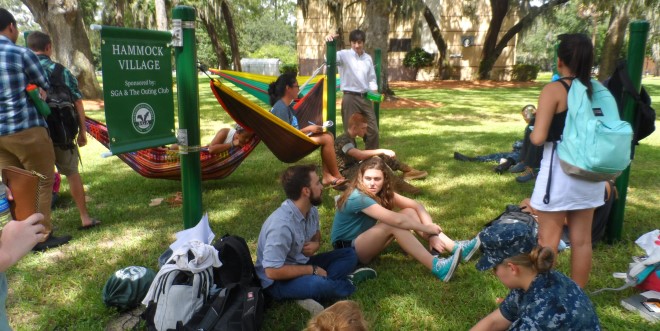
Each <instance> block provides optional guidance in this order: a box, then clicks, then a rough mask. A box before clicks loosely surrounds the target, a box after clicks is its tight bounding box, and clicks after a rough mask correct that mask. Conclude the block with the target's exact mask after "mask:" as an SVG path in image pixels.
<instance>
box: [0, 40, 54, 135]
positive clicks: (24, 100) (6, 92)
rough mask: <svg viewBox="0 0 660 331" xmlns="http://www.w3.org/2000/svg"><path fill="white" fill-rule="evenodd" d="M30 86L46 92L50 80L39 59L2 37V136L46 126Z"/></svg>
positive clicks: (0, 114)
mask: <svg viewBox="0 0 660 331" xmlns="http://www.w3.org/2000/svg"><path fill="white" fill-rule="evenodd" d="M29 83H34V84H36V85H37V86H39V87H41V88H43V89H44V90H47V89H48V87H49V85H48V78H47V76H46V74H45V72H44V70H43V68H42V67H41V64H39V59H37V56H36V55H34V53H32V51H30V50H29V49H27V48H23V47H19V46H16V45H14V43H13V42H11V40H9V38H7V37H5V36H2V35H0V136H6V135H10V134H14V133H17V132H20V131H23V130H26V129H30V128H33V127H38V126H43V127H46V121H45V120H44V118H43V116H41V114H39V112H38V111H37V108H35V106H34V104H33V103H32V101H31V100H30V101H28V100H29V97H28V95H27V92H25V88H26V87H27V85H28V84H29Z"/></svg>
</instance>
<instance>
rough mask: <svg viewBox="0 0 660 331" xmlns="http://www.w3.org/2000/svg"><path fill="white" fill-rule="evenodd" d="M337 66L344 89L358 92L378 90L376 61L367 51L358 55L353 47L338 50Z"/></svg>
mask: <svg viewBox="0 0 660 331" xmlns="http://www.w3.org/2000/svg"><path fill="white" fill-rule="evenodd" d="M337 67H338V68H339V77H340V88H341V90H342V91H351V92H358V93H365V92H367V91H378V84H376V72H375V71H374V62H373V61H372V60H371V56H369V54H367V52H363V53H362V55H358V54H357V53H356V52H355V51H354V50H353V49H344V50H341V51H338V52H337Z"/></svg>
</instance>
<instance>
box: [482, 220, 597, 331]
mask: <svg viewBox="0 0 660 331" xmlns="http://www.w3.org/2000/svg"><path fill="white" fill-rule="evenodd" d="M479 238H480V239H481V252H482V256H481V259H479V262H477V265H476V268H477V269H478V270H481V271H484V270H488V269H493V272H494V273H495V276H497V278H498V279H499V280H500V281H501V282H502V284H504V285H505V286H506V287H508V288H509V289H511V291H510V292H509V294H508V295H507V297H506V298H505V299H504V301H503V302H502V304H501V305H500V306H499V307H498V308H497V309H495V311H493V312H492V313H490V314H489V315H488V316H486V317H484V318H483V319H482V320H481V321H479V322H478V323H477V324H476V325H475V326H474V327H473V328H472V330H475V331H476V330H548V329H552V330H600V323H599V321H598V316H597V315H596V312H595V310H594V307H593V305H592V303H591V301H590V300H589V297H587V295H586V294H585V293H584V291H582V289H581V288H580V287H579V286H578V285H577V284H576V283H575V282H574V281H572V280H571V279H570V278H568V277H566V276H565V275H564V274H562V273H560V272H558V271H554V270H552V266H553V264H554V262H555V254H554V252H553V250H552V249H550V248H548V247H541V246H539V245H538V244H537V240H536V236H534V235H533V232H532V228H531V227H530V226H528V225H527V224H524V223H508V224H507V223H499V224H495V225H492V226H490V227H488V228H486V229H485V230H483V231H482V232H481V233H480V234H479Z"/></svg>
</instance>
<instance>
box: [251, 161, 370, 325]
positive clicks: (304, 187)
mask: <svg viewBox="0 0 660 331" xmlns="http://www.w3.org/2000/svg"><path fill="white" fill-rule="evenodd" d="M316 171H317V168H316V166H315V165H313V164H311V165H296V166H292V167H289V168H287V169H286V170H285V171H284V173H283V174H282V176H281V178H280V181H281V183H282V187H283V188H284V192H285V194H286V197H287V200H285V201H284V202H283V203H282V205H281V206H280V207H279V208H278V209H277V210H275V211H274V212H273V213H272V214H271V215H270V216H269V217H268V219H266V222H264V224H263V226H262V227H261V232H260V233H259V242H258V245H257V262H256V264H255V267H256V270H257V275H258V276H259V279H260V280H261V286H262V287H263V288H264V290H265V292H266V293H267V294H268V295H271V296H272V297H273V299H275V300H287V299H293V300H297V302H298V304H299V305H301V306H302V307H303V308H305V309H306V310H308V311H309V312H311V313H312V314H316V313H319V312H320V311H321V310H323V306H322V305H321V304H319V303H318V301H321V300H322V301H327V300H331V299H337V298H345V297H347V296H349V295H351V294H352V293H353V292H355V284H356V283H358V282H360V281H363V280H366V279H370V278H374V277H375V276H376V272H375V271H374V270H373V269H369V268H361V269H358V270H355V272H353V270H354V269H355V267H356V265H357V256H356V255H355V250H354V249H353V248H351V247H349V248H344V249H337V250H333V251H330V252H326V253H321V254H316V252H317V251H318V250H319V248H320V246H321V232H320V231H319V212H318V209H317V208H316V206H318V205H320V204H321V202H322V199H321V194H322V193H323V184H321V180H320V178H319V175H318V174H317V172H316Z"/></svg>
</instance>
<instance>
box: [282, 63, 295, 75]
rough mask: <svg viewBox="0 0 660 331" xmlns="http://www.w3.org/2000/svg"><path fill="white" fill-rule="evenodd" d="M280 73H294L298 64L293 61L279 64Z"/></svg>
mask: <svg viewBox="0 0 660 331" xmlns="http://www.w3.org/2000/svg"><path fill="white" fill-rule="evenodd" d="M280 73H281V74H288V73H294V74H298V65H297V64H295V63H284V64H282V65H280Z"/></svg>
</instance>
